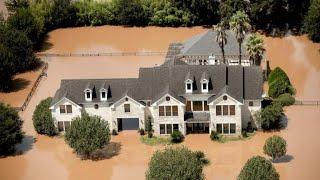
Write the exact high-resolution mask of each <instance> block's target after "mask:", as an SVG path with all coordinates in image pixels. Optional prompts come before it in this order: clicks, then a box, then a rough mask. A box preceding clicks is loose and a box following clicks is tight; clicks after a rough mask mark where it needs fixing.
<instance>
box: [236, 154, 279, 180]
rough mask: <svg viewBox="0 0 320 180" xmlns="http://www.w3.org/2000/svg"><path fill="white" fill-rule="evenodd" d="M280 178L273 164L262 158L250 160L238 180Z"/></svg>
mask: <svg viewBox="0 0 320 180" xmlns="http://www.w3.org/2000/svg"><path fill="white" fill-rule="evenodd" d="M279 178H280V176H279V174H278V173H277V171H276V169H275V168H274V167H273V165H272V163H271V162H270V161H268V160H267V159H266V158H264V157H261V156H254V157H252V158H250V159H249V160H248V161H247V162H246V164H245V165H244V167H243V168H242V170H241V172H240V174H239V176H238V180H255V179H259V180H278V179H279Z"/></svg>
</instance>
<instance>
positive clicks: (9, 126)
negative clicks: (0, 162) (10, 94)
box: [0, 102, 24, 156]
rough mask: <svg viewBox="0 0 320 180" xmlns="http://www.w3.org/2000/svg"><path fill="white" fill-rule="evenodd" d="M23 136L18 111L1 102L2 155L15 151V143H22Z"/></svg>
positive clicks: (0, 137)
mask: <svg viewBox="0 0 320 180" xmlns="http://www.w3.org/2000/svg"><path fill="white" fill-rule="evenodd" d="M23 136H24V133H23V132H22V121H21V120H20V117H19V115H18V113H17V111H16V110H14V109H13V108H11V107H10V106H9V105H5V104H4V103H2V102H0V155H1V156H2V155H9V154H11V153H14V151H15V145H16V144H18V143H21V141H22V139H23Z"/></svg>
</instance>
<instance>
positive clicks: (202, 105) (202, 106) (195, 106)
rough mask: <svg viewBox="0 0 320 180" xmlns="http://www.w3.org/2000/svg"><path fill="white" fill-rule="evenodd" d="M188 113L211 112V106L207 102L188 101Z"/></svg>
mask: <svg viewBox="0 0 320 180" xmlns="http://www.w3.org/2000/svg"><path fill="white" fill-rule="evenodd" d="M191 103H192V104H191ZM186 111H187V112H191V111H209V105H208V102H207V101H187V105H186Z"/></svg>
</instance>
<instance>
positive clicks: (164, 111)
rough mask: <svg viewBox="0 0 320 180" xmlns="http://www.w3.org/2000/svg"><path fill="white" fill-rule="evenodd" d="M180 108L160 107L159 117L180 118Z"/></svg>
mask: <svg viewBox="0 0 320 180" xmlns="http://www.w3.org/2000/svg"><path fill="white" fill-rule="evenodd" d="M178 114H179V113H178V106H159V116H178Z"/></svg>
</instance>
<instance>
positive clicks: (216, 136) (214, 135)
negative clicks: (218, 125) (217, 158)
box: [210, 131, 221, 141]
mask: <svg viewBox="0 0 320 180" xmlns="http://www.w3.org/2000/svg"><path fill="white" fill-rule="evenodd" d="M210 139H211V140H212V141H219V140H220V139H221V135H220V134H219V133H217V131H211V133H210Z"/></svg>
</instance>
